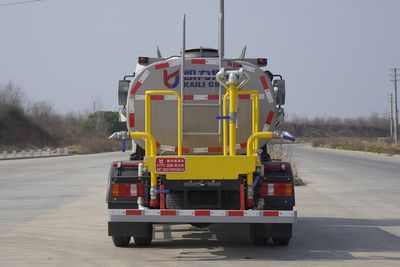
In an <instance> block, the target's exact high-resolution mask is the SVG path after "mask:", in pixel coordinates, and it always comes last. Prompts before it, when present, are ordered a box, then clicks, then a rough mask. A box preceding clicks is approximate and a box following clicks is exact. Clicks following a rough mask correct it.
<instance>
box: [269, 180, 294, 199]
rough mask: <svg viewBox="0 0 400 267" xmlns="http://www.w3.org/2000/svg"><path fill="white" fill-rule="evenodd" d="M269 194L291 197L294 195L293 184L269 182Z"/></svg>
mask: <svg viewBox="0 0 400 267" xmlns="http://www.w3.org/2000/svg"><path fill="white" fill-rule="evenodd" d="M267 195H268V196H273V197H291V196H292V195H293V188H292V184H286V183H274V184H268V193H267Z"/></svg>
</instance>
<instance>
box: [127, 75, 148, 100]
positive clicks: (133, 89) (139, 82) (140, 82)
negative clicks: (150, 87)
mask: <svg viewBox="0 0 400 267" xmlns="http://www.w3.org/2000/svg"><path fill="white" fill-rule="evenodd" d="M149 74H150V71H149V70H145V71H143V74H142V76H141V77H140V79H139V80H138V81H137V82H136V84H135V85H134V86H133V88H132V91H131V94H133V95H134V94H136V92H137V91H138V90H139V88H140V86H141V85H142V84H143V83H144V81H145V80H146V79H147V77H148V76H149Z"/></svg>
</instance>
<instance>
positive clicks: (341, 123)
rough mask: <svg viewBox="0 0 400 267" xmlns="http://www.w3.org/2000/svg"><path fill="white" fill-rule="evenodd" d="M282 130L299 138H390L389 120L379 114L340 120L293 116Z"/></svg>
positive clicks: (283, 125) (284, 124)
mask: <svg viewBox="0 0 400 267" xmlns="http://www.w3.org/2000/svg"><path fill="white" fill-rule="evenodd" d="M282 128H284V129H286V130H288V131H290V132H291V133H293V134H294V135H296V136H298V137H307V138H313V137H361V138H369V137H388V136H389V119H388V118H385V117H383V116H380V115H378V114H372V115H370V116H368V117H358V118H344V119H343V118H339V117H316V118H307V117H301V116H291V117H290V118H289V119H288V120H287V121H286V122H285V123H283V124H282Z"/></svg>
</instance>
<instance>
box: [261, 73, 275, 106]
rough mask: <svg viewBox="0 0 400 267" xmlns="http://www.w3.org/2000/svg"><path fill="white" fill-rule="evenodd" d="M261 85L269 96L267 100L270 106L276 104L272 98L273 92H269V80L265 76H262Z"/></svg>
mask: <svg viewBox="0 0 400 267" xmlns="http://www.w3.org/2000/svg"><path fill="white" fill-rule="evenodd" d="M260 81H261V85H262V87H263V88H264V92H265V95H266V96H267V100H268V103H269V104H272V103H273V102H274V98H273V97H272V94H271V91H270V90H269V86H268V82H267V78H266V77H265V75H261V76H260Z"/></svg>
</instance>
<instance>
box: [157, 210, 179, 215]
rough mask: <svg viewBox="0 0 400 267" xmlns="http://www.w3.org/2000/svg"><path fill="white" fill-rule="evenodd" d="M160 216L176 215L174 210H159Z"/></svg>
mask: <svg viewBox="0 0 400 267" xmlns="http://www.w3.org/2000/svg"><path fill="white" fill-rule="evenodd" d="M160 215H161V216H176V210H160Z"/></svg>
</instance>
